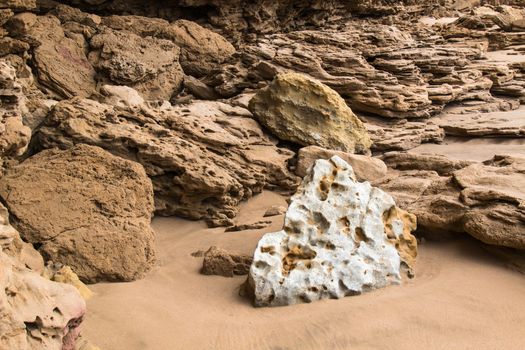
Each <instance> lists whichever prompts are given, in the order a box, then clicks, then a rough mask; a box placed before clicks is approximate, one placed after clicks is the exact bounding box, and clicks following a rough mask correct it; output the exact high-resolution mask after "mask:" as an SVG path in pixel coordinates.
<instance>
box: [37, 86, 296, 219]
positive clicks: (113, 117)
mask: <svg viewBox="0 0 525 350" xmlns="http://www.w3.org/2000/svg"><path fill="white" fill-rule="evenodd" d="M128 92H129V91H128ZM114 97H116V96H113V97H112V99H113V98H114ZM128 97H129V94H128ZM121 98H124V99H125V97H124V96H123V95H122V94H121ZM133 99H134V98H133ZM121 104H122V105H125V104H126V103H121ZM127 104H128V105H129V104H130V103H129V102H128V103H127ZM250 116H251V114H250V112H249V111H248V110H246V109H244V108H242V107H234V106H232V105H230V104H227V103H224V102H215V101H214V102H210V101H195V102H193V103H190V104H187V105H181V106H176V107H169V108H159V109H149V108H146V107H145V106H139V107H136V108H119V107H114V106H111V105H108V104H104V103H98V102H95V101H92V100H85V99H74V100H69V101H63V102H60V103H59V104H57V105H56V106H55V107H54V109H53V110H52V111H51V113H50V114H49V115H48V118H47V120H46V121H45V123H44V125H43V127H42V128H41V129H40V133H39V141H40V144H41V146H43V147H44V148H52V147H60V148H70V147H72V146H73V145H74V144H76V143H87V144H91V145H96V146H99V147H102V148H104V149H106V150H108V151H110V152H112V153H114V154H117V155H120V156H123V157H125V158H128V159H132V160H135V161H137V162H140V163H141V164H142V165H144V168H145V169H146V172H147V174H148V175H149V176H150V177H151V179H152V181H153V184H154V189H155V204H156V211H157V213H159V214H162V215H180V216H183V217H186V218H190V219H196V220H197V219H205V220H206V221H207V222H208V224H210V225H212V226H227V225H232V224H233V218H234V217H235V215H236V213H237V205H238V204H239V203H240V202H241V201H242V200H245V199H248V198H250V197H251V196H253V195H254V194H256V193H260V192H261V191H262V190H263V188H265V187H266V188H269V189H281V190H286V191H293V190H294V189H295V188H296V186H297V183H298V181H297V177H295V176H294V175H292V174H291V173H290V171H289V170H288V161H289V160H290V159H291V158H293V156H294V153H293V152H291V151H289V150H287V149H284V148H279V147H276V146H275V145H274V144H273V143H272V141H271V140H270V139H269V138H268V137H267V136H266V135H265V134H264V132H263V130H262V129H261V127H260V126H259V125H258V124H257V122H256V121H255V120H253V119H252V118H250Z"/></svg>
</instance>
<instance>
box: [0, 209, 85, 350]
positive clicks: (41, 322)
mask: <svg viewBox="0 0 525 350" xmlns="http://www.w3.org/2000/svg"><path fill="white" fill-rule="evenodd" d="M43 268H44V266H43V262H42V258H41V257H40V255H39V254H38V252H36V251H35V250H34V249H33V247H32V246H31V245H30V244H27V243H24V242H23V241H22V240H21V239H20V236H19V235H18V232H17V231H16V230H15V229H14V228H13V227H12V226H10V225H9V220H8V213H7V210H6V209H5V207H4V206H3V205H2V204H0V286H1V291H0V310H1V312H0V344H1V347H2V348H4V349H19V350H34V349H44V348H45V349H62V350H73V349H75V342H76V339H77V337H78V335H79V332H80V328H79V326H80V323H81V322H82V319H83V317H84V314H85V312H86V304H85V302H84V300H83V299H82V297H81V296H80V294H79V293H78V291H77V290H76V289H75V288H74V287H72V286H70V285H66V284H62V283H56V282H52V281H50V280H48V279H46V278H44V277H42V276H41V275H40V274H41V273H42V271H43Z"/></svg>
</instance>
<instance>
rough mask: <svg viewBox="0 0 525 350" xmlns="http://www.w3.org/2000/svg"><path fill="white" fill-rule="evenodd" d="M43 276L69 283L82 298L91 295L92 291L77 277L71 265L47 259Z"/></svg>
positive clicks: (85, 298) (86, 298)
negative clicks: (55, 262)
mask: <svg viewBox="0 0 525 350" xmlns="http://www.w3.org/2000/svg"><path fill="white" fill-rule="evenodd" d="M43 277H45V278H47V279H49V280H51V281H54V282H59V283H64V284H69V285H72V286H73V287H75V288H76V289H77V290H78V292H79V293H80V295H81V296H82V298H84V300H88V299H90V298H91V297H92V296H93V292H92V291H91V290H90V289H89V288H88V287H87V286H86V285H85V284H84V283H82V281H81V280H80V279H79V278H78V276H77V274H76V273H74V272H73V270H72V269H71V267H69V266H63V265H62V264H54V263H53V262H51V261H48V263H47V265H46V268H45V270H44V273H43Z"/></svg>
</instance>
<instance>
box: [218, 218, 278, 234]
mask: <svg viewBox="0 0 525 350" xmlns="http://www.w3.org/2000/svg"><path fill="white" fill-rule="evenodd" d="M271 224H272V222H271V221H268V220H260V221H257V222H253V223H249V224H236V225H233V226H230V227H228V228H226V230H225V232H239V231H246V230H260V229H263V228H266V227H268V226H270V225H271Z"/></svg>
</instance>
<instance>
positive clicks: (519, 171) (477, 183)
mask: <svg viewBox="0 0 525 350" xmlns="http://www.w3.org/2000/svg"><path fill="white" fill-rule="evenodd" d="M385 161H386V162H387V164H389V165H392V166H394V167H397V168H398V169H402V171H400V172H398V173H392V174H391V175H390V176H388V177H387V178H385V180H381V181H379V182H378V183H377V185H378V186H379V187H381V188H382V189H383V190H385V191H388V192H389V193H391V194H392V196H394V198H396V202H397V203H398V205H399V206H400V207H401V208H403V209H405V210H408V211H410V212H411V213H414V214H415V215H416V216H417V218H418V227H419V229H420V230H421V231H423V232H426V233H430V234H433V235H435V236H442V235H443V234H445V233H451V232H452V233H454V232H456V233H468V234H470V235H471V236H473V237H475V238H477V239H479V240H481V241H482V242H484V243H487V244H491V245H497V246H503V247H510V248H516V249H524V248H525V236H524V233H525V212H524V209H523V201H524V199H525V194H524V192H523V188H525V187H524V186H525V184H524V181H525V176H523V175H524V174H525V159H523V158H519V157H511V156H495V157H494V158H493V159H491V160H488V161H486V162H483V163H472V162H460V161H453V160H448V159H447V158H445V157H443V156H435V155H433V156H429V155H415V154H414V155H408V156H405V155H403V154H399V155H396V154H389V155H387V156H386V157H385Z"/></svg>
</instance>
